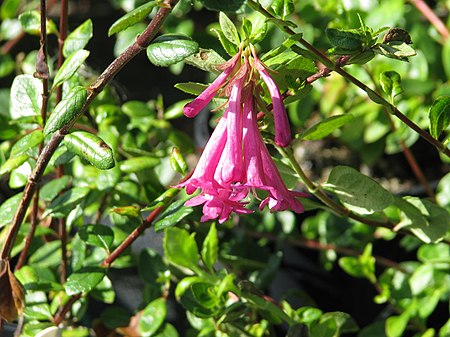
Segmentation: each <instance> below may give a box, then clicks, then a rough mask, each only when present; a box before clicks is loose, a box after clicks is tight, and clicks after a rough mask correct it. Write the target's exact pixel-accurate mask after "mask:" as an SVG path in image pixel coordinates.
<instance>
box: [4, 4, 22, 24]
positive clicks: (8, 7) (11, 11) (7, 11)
mask: <svg viewBox="0 0 450 337" xmlns="http://www.w3.org/2000/svg"><path fill="white" fill-rule="evenodd" d="M20 1H21V0H4V1H3V3H2V5H1V7H0V18H1V19H2V20H5V19H11V18H14V17H15V16H16V14H17V11H18V10H19V7H20Z"/></svg>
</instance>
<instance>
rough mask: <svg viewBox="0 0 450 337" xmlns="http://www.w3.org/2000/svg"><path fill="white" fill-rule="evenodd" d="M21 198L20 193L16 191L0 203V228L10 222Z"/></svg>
mask: <svg viewBox="0 0 450 337" xmlns="http://www.w3.org/2000/svg"><path fill="white" fill-rule="evenodd" d="M21 198H22V193H18V194H16V195H13V196H12V197H10V198H8V199H6V200H5V201H4V202H3V204H1V205H0V228H2V227H4V226H6V225H9V224H10V223H11V221H12V219H13V217H14V214H16V210H17V207H18V206H19V203H20V199H21Z"/></svg>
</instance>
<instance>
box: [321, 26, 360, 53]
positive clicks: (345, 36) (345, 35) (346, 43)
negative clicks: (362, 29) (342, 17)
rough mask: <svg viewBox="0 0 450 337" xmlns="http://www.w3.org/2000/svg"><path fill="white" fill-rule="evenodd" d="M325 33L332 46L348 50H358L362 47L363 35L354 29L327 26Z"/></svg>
mask: <svg viewBox="0 0 450 337" xmlns="http://www.w3.org/2000/svg"><path fill="white" fill-rule="evenodd" d="M325 33H326V35H327V38H328V40H329V41H330V42H331V44H332V45H333V46H334V47H338V48H342V49H345V50H349V51H353V50H359V49H362V47H363V42H364V37H363V36H362V35H361V34H360V33H359V32H356V31H355V30H341V29H336V28H327V29H326V30H325Z"/></svg>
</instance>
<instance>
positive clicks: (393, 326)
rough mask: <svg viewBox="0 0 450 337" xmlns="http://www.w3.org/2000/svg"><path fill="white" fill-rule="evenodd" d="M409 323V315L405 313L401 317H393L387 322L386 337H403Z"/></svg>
mask: <svg viewBox="0 0 450 337" xmlns="http://www.w3.org/2000/svg"><path fill="white" fill-rule="evenodd" d="M408 321H409V315H408V314H407V313H406V312H404V313H403V314H402V315H400V316H391V317H388V319H387V320H386V327H385V329H386V336H387V337H401V336H402V335H403V332H404V331H405V329H406V326H407V324H408Z"/></svg>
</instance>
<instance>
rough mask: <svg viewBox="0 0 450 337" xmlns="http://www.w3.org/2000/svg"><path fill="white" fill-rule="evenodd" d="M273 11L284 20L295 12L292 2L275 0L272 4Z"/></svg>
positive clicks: (290, 0) (289, 0)
mask: <svg viewBox="0 0 450 337" xmlns="http://www.w3.org/2000/svg"><path fill="white" fill-rule="evenodd" d="M272 8H273V11H274V13H275V14H276V15H278V16H281V18H282V19H283V20H284V18H285V17H286V16H288V15H289V14H291V13H293V12H294V11H295V6H294V1H293V0H275V1H274V2H273V3H272Z"/></svg>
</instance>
